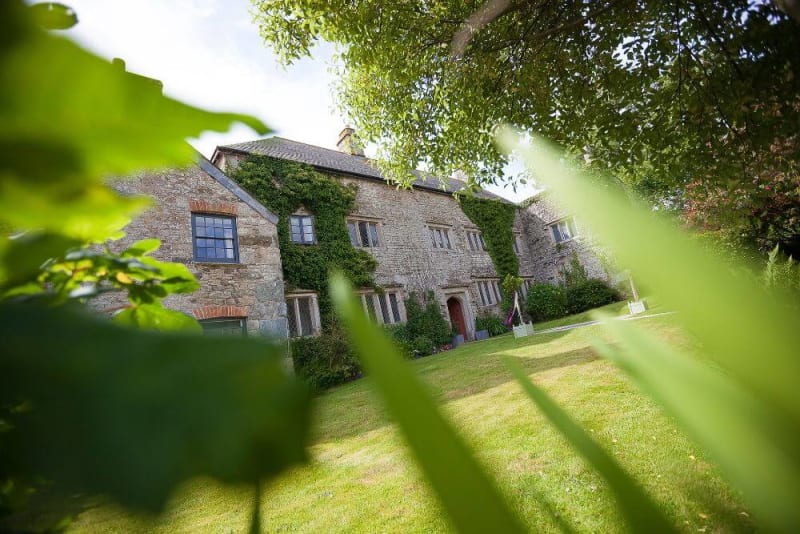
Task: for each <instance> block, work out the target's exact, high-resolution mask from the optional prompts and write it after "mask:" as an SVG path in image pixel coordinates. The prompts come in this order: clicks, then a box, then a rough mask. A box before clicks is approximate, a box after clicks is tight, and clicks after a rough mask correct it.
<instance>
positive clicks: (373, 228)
mask: <svg viewBox="0 0 800 534" xmlns="http://www.w3.org/2000/svg"><path fill="white" fill-rule="evenodd" d="M369 237H370V239H371V243H372V246H373V247H377V246H378V225H377V224H375V223H369Z"/></svg>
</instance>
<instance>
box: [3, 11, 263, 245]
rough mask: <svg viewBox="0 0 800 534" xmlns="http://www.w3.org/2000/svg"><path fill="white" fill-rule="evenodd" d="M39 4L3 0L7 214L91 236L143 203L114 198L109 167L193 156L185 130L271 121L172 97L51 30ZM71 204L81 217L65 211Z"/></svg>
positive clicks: (19, 222)
mask: <svg viewBox="0 0 800 534" xmlns="http://www.w3.org/2000/svg"><path fill="white" fill-rule="evenodd" d="M30 13H31V10H30V9H28V8H27V7H26V6H25V5H24V4H23V3H22V2H20V1H17V0H9V1H6V2H2V3H0V34H3V38H2V39H0V147H2V148H3V154H4V160H3V163H2V164H0V165H1V166H2V167H0V168H1V169H2V172H0V220H3V221H6V222H8V223H9V224H11V225H12V226H14V227H17V228H23V229H26V228H41V229H53V230H58V231H61V233H64V234H67V235H75V236H76V237H86V238H90V239H95V238H97V237H98V235H97V234H98V232H99V230H100V227H102V228H104V229H106V228H109V227H112V228H111V229H110V230H108V231H110V232H113V231H118V230H119V229H120V228H121V227H122V226H124V224H125V222H126V221H125V220H124V218H123V219H122V220H121V221H120V216H123V217H124V216H128V217H129V216H131V215H133V214H134V213H135V212H136V211H137V210H138V209H141V207H142V204H141V201H140V200H133V199H121V198H118V199H116V205H112V203H111V201H110V199H109V198H106V197H107V196H109V195H110V192H107V193H106V194H105V195H104V194H103V191H104V190H106V191H107V188H105V187H104V186H101V184H100V181H101V180H102V179H103V178H104V177H107V176H109V175H113V176H126V175H129V174H132V173H134V172H140V171H142V170H144V169H156V168H163V167H174V166H179V165H183V164H189V163H191V162H192V161H193V160H194V158H195V157H196V152H195V151H194V149H193V148H192V147H190V146H189V145H188V144H186V143H185V141H184V139H185V138H186V137H191V136H197V135H199V134H200V133H201V132H203V131H205V130H218V131H222V130H227V129H228V128H229V127H230V126H231V125H232V124H233V123H234V122H242V123H244V124H247V125H249V126H251V127H252V128H253V129H254V130H256V131H257V132H258V133H259V134H264V133H266V132H267V131H268V129H267V128H266V126H264V124H263V123H261V122H260V121H258V120H256V119H254V118H252V117H249V116H246V115H240V114H235V113H212V112H207V111H203V110H200V109H198V108H194V107H191V106H188V105H186V104H183V103H181V102H178V101H176V100H173V99H170V98H167V97H165V96H163V95H162V93H161V87H160V83H156V82H155V81H154V80H152V79H149V78H145V77H143V76H138V75H134V74H131V73H128V72H126V71H125V70H124V68H123V67H121V66H118V65H112V64H110V63H108V62H107V61H105V60H103V59H101V58H99V57H96V56H94V55H92V54H90V53H88V52H86V51H84V50H83V49H81V48H80V47H79V46H77V45H76V44H74V43H73V42H71V41H69V40H68V39H65V38H63V37H59V36H55V35H52V34H48V33H47V32H45V31H43V30H41V29H39V28H38V27H36V25H35V24H34V23H33V21H32V20H31V16H30ZM70 213H73V214H80V217H78V216H77V215H73V217H72V218H67V220H66V221H65V220H64V219H65V217H67V216H68V215H69V214H70ZM95 219H96V220H95ZM112 219H113V222H116V223H117V224H116V227H113V226H115V225H112V224H110V223H111V222H112ZM75 226H77V228H75ZM105 237H108V235H105V236H102V238H103V239H104V238H105Z"/></svg>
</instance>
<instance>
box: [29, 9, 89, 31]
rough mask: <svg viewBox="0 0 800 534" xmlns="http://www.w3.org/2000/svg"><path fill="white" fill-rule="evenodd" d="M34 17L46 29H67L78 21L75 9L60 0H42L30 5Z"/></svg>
mask: <svg viewBox="0 0 800 534" xmlns="http://www.w3.org/2000/svg"><path fill="white" fill-rule="evenodd" d="M30 10H31V13H33V18H34V20H35V21H36V23H37V24H39V26H41V27H42V28H44V29H46V30H66V29H69V28H72V27H73V26H75V25H76V24H77V23H78V15H77V14H76V13H75V11H74V10H73V9H72V8H71V7H69V6H65V5H64V4H60V3H58V2H42V3H39V4H33V5H32V6H30Z"/></svg>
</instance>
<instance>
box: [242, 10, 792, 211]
mask: <svg viewBox="0 0 800 534" xmlns="http://www.w3.org/2000/svg"><path fill="white" fill-rule="evenodd" d="M254 4H255V6H256V7H257V22H258V24H259V28H260V31H261V35H262V36H263V37H264V39H265V41H266V42H267V43H268V44H269V45H270V46H271V47H272V48H273V49H274V50H275V51H276V52H277V53H278V55H279V56H280V58H281V59H282V60H283V61H284V62H285V63H291V62H292V61H294V60H296V59H298V58H301V57H303V56H307V55H309V54H310V52H311V50H312V47H313V45H314V43H315V42H317V41H318V40H325V41H330V42H333V43H336V44H338V45H339V59H340V61H339V64H340V71H339V85H338V96H339V100H340V103H341V105H342V107H343V109H344V111H346V112H347V114H348V116H349V118H350V120H351V121H352V122H353V123H354V125H355V126H356V127H357V128H358V130H359V133H360V135H361V136H362V137H363V138H365V140H367V141H372V142H378V143H379V145H380V146H381V147H382V148H381V157H382V159H384V163H383V165H384V167H385V170H386V171H388V172H389V173H390V174H392V175H393V176H394V177H396V178H401V179H405V180H408V179H410V174H409V170H410V168H411V167H412V166H413V165H416V164H417V163H418V162H423V163H424V164H426V165H428V166H430V167H431V168H432V169H433V170H435V171H439V172H440V173H442V174H443V175H449V173H450V172H452V171H453V170H454V169H460V170H463V171H466V172H467V173H468V174H469V175H470V176H471V177H472V178H473V179H474V180H477V181H478V182H481V183H486V182H494V181H497V180H498V179H499V177H500V176H501V175H502V173H501V170H502V168H503V165H504V163H505V162H506V158H505V157H504V156H503V155H501V154H500V153H499V152H498V151H497V150H496V149H495V144H494V132H495V129H496V127H497V125H498V124H502V123H511V124H514V125H515V126H516V127H518V128H521V129H523V130H525V131H529V132H536V133H538V134H540V135H544V136H545V137H548V138H550V139H552V140H554V141H556V142H557V143H559V144H560V145H562V146H564V147H566V148H567V150H568V151H569V152H570V153H571V154H572V155H573V156H575V157H579V158H580V157H582V158H584V160H585V161H586V162H588V163H589V164H590V165H591V166H592V167H594V168H600V169H603V170H605V171H611V173H612V174H613V175H615V176H618V177H620V178H621V179H622V180H624V181H625V182H626V183H628V184H630V185H631V186H633V187H634V188H636V189H637V190H638V191H639V192H641V193H643V194H645V195H646V196H648V197H650V198H652V199H655V200H657V201H658V202H659V203H660V204H661V205H662V206H665V205H666V206H672V207H680V206H681V205H682V202H683V192H684V186H685V185H686V184H688V183H692V182H694V181H697V180H699V181H701V182H702V183H709V182H710V183H713V184H715V186H716V187H720V188H723V189H725V190H728V191H735V190H739V189H741V188H744V189H747V190H748V191H754V190H755V189H757V188H758V184H756V185H754V184H753V183H752V177H753V176H754V174H753V173H754V172H758V169H755V170H754V169H752V168H751V167H750V165H749V163H750V162H751V161H752V160H753V159H754V156H755V157H756V158H760V157H762V156H764V155H768V154H769V153H770V146H771V145H772V144H773V143H774V142H775V141H776V140H778V142H780V141H781V140H784V139H788V138H789V137H790V136H792V135H794V134H795V133H796V132H797V129H798V124H800V96H798V95H799V94H800V91H799V89H800V55H798V54H797V50H800V22H798V20H800V19H798V16H797V14H796V13H797V3H796V2H793V1H785V0H784V1H781V2H770V1H768V0H715V1H713V2H701V1H697V0H667V1H658V2H656V1H640V2H633V1H620V0H602V1H586V0H584V1H569V2H550V1H545V0H533V1H524V2H523V1H509V0H495V1H490V2H486V3H484V1H483V0H471V1H467V2H464V1H458V0H436V1H424V2H423V1H420V0H416V1H408V2H384V1H380V0H369V1H363V2H344V1H334V2H319V1H313V0H279V1H263V0H254ZM779 6H780V7H779ZM781 8H783V9H785V10H786V11H787V12H789V13H794V16H795V19H794V20H793V19H792V18H790V17H789V16H788V15H787V14H786V13H784V11H781ZM798 155H800V149H798V146H797V145H796V144H795V145H794V146H793V148H792V151H791V153H790V154H787V157H786V159H785V162H788V161H791V160H795V161H796V160H797V159H798ZM720 156H722V157H720ZM775 166H776V167H777V168H776V169H775V170H776V171H777V172H781V171H785V170H787V169H788V167H787V166H786V165H782V164H781V165H777V164H775ZM766 224H772V225H773V226H777V225H778V221H776V222H775V223H773V222H767V223H766Z"/></svg>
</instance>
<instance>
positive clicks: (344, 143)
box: [336, 126, 364, 157]
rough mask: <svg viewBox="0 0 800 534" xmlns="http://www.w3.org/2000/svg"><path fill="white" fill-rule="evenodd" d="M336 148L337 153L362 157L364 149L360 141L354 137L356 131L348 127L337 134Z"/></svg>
mask: <svg viewBox="0 0 800 534" xmlns="http://www.w3.org/2000/svg"><path fill="white" fill-rule="evenodd" d="M336 148H338V149H339V152H344V153H345V154H350V155H351V156H361V157H364V148H363V147H362V146H361V141H360V140H359V139H358V136H357V135H356V131H355V130H354V129H352V128H351V127H349V126H345V128H344V130H342V131H341V133H339V141H338V142H337V143H336Z"/></svg>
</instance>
